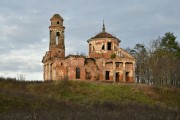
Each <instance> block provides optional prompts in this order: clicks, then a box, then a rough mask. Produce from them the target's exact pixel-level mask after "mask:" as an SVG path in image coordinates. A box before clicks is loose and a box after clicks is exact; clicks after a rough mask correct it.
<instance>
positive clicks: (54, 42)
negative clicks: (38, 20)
mask: <svg viewBox="0 0 180 120" xmlns="http://www.w3.org/2000/svg"><path fill="white" fill-rule="evenodd" d="M50 21H51V25H50V26H49V31H50V44H49V50H50V51H51V52H52V56H51V57H61V58H63V57H65V45H64V30H65V27H64V26H63V21H64V20H63V18H62V17H61V16H60V15H59V14H54V15H53V17H52V18H51V19H50Z"/></svg>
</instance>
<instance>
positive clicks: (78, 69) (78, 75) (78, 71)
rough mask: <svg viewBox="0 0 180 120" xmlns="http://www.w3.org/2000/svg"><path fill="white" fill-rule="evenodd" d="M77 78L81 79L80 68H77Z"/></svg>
mask: <svg viewBox="0 0 180 120" xmlns="http://www.w3.org/2000/svg"><path fill="white" fill-rule="evenodd" d="M76 79H80V68H78V67H77V68H76Z"/></svg>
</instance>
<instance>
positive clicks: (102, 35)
mask: <svg viewBox="0 0 180 120" xmlns="http://www.w3.org/2000/svg"><path fill="white" fill-rule="evenodd" d="M98 38H113V39H114V40H117V41H118V42H121V41H120V40H119V39H118V38H116V37H115V36H113V35H111V34H110V33H108V32H106V31H105V25H104V22H103V28H102V32H100V33H98V34H97V35H95V36H94V37H92V38H91V39H89V40H88V41H87V42H90V41H92V40H97V39H98Z"/></svg>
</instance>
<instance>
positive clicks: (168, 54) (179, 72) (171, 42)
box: [128, 32, 180, 87]
mask: <svg viewBox="0 0 180 120" xmlns="http://www.w3.org/2000/svg"><path fill="white" fill-rule="evenodd" d="M128 51H129V52H130V53H131V54H132V55H134V57H135V58H136V80H137V83H147V84H156V85H171V86H176V87H179V86H180V44H179V43H178V42H177V41H176V37H175V36H174V34H173V33H171V32H167V33H165V35H164V36H163V37H158V38H157V39H155V40H153V41H151V43H150V44H149V45H148V46H145V45H143V44H136V45H135V47H134V49H128Z"/></svg>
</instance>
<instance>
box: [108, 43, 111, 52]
mask: <svg viewBox="0 0 180 120" xmlns="http://www.w3.org/2000/svg"><path fill="white" fill-rule="evenodd" d="M107 45H108V50H111V42H108V44H107Z"/></svg>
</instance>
